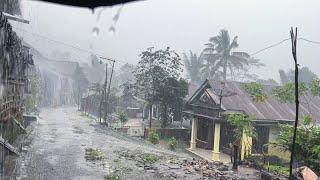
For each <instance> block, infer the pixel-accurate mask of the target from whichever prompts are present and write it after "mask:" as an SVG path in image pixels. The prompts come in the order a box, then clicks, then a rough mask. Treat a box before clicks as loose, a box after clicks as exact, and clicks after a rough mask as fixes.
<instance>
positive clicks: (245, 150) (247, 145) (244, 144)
mask: <svg viewBox="0 0 320 180" xmlns="http://www.w3.org/2000/svg"><path fill="white" fill-rule="evenodd" d="M251 148H252V138H251V137H249V136H247V135H246V134H245V133H243V134H242V139H241V151H240V159H241V160H243V159H244V158H246V157H248V156H249V155H250V154H251Z"/></svg>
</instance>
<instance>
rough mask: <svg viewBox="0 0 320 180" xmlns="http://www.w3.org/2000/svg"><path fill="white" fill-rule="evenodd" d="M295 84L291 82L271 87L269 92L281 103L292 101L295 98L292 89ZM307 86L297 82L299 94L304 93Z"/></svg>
mask: <svg viewBox="0 0 320 180" xmlns="http://www.w3.org/2000/svg"><path fill="white" fill-rule="evenodd" d="M294 89H295V86H294V84H293V83H286V84H284V85H282V86H279V87H276V88H273V89H272V90H271V94H272V95H273V96H274V97H275V98H276V99H277V100H278V101H280V102H282V103H293V102H294V100H295V95H294V91H295V90H294ZM307 91H308V87H307V86H306V84H305V83H299V96H302V95H304V94H306V93H307Z"/></svg>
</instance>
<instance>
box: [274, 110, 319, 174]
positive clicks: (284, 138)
mask: <svg viewBox="0 0 320 180" xmlns="http://www.w3.org/2000/svg"><path fill="white" fill-rule="evenodd" d="M292 136H293V126H292V125H289V124H285V125H280V134H279V135H278V138H277V142H276V145H277V146H279V147H281V148H282V150H284V151H291V145H292ZM319 137H320V127H319V126H317V125H314V124H312V118H311V117H310V116H304V117H303V121H302V122H301V123H300V124H299V125H298V128H297V136H296V145H295V152H296V153H295V158H296V161H298V162H304V164H306V165H307V166H309V167H310V168H311V169H312V170H314V171H315V172H317V174H320V138H319Z"/></svg>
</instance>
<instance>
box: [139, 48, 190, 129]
mask: <svg viewBox="0 0 320 180" xmlns="http://www.w3.org/2000/svg"><path fill="white" fill-rule="evenodd" d="M140 58H141V60H140V61H139V62H138V65H137V68H136V71H135V73H134V75H135V78H136V85H135V88H136V93H137V94H138V95H139V96H140V97H141V98H143V99H144V100H146V101H147V104H148V106H149V113H151V109H152V105H153V104H160V108H161V113H160V116H161V117H160V119H161V121H162V127H165V126H167V125H168V123H169V122H170V121H169V119H170V118H172V116H173V120H174V119H175V118H177V119H176V120H180V119H182V118H181V117H182V115H181V114H182V103H183V98H184V97H185V96H186V95H187V85H186V84H187V83H186V81H185V80H183V79H180V78H179V76H180V73H181V72H182V67H181V66H182V63H181V58H180V57H179V55H178V54H177V53H176V52H175V51H174V50H171V49H170V48H169V47H167V48H166V49H165V50H162V49H160V50H154V48H148V49H147V50H146V51H143V52H142V53H141V54H140ZM173 98H174V99H173ZM149 127H150V128H151V116H150V123H149Z"/></svg>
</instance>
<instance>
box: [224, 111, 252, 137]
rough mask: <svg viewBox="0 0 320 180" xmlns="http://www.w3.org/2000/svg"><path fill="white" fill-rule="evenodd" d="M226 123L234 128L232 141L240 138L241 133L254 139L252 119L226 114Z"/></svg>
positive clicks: (241, 115) (240, 115) (235, 114)
mask: <svg viewBox="0 0 320 180" xmlns="http://www.w3.org/2000/svg"><path fill="white" fill-rule="evenodd" d="M227 121H228V122H229V123H230V124H231V125H232V126H234V127H235V128H234V139H235V141H237V140H240V139H241V138H242V135H243V133H245V134H246V135H247V136H249V137H252V138H255V137H257V133H256V128H255V127H254V122H253V121H252V118H250V117H248V116H246V115H244V114H237V113H233V114H228V117H227Z"/></svg>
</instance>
